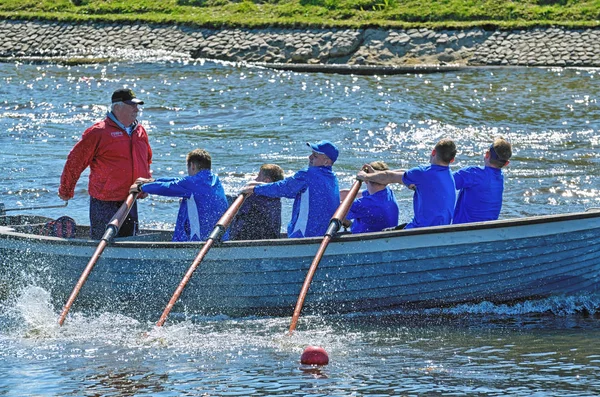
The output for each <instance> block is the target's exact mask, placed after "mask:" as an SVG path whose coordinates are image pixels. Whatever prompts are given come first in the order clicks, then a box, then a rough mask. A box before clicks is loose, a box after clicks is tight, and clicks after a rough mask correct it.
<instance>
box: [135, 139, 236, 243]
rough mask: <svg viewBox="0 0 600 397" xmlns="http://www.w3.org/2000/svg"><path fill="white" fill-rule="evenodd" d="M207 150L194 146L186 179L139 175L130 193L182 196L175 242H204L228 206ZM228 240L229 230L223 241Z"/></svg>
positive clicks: (189, 157)
mask: <svg viewBox="0 0 600 397" xmlns="http://www.w3.org/2000/svg"><path fill="white" fill-rule="evenodd" d="M211 164H212V161H211V157H210V154H209V153H208V152H207V151H206V150H202V149H195V150H192V151H191V152H190V153H188V155H187V169H188V176H186V177H183V178H158V179H156V180H154V179H144V178H139V179H138V180H137V181H136V183H135V184H134V185H132V186H131V188H130V193H134V192H138V193H148V194H156V195H159V196H169V197H181V198H182V200H181V203H180V205H179V213H178V214H177V223H176V224H175V231H174V232H173V241H204V240H206V239H207V238H208V236H209V235H210V233H211V232H212V230H213V229H214V227H215V225H216V224H217V222H218V221H219V219H220V218H221V216H222V215H223V214H224V213H225V211H226V210H227V208H228V204H227V197H226V196H225V190H224V189H223V186H222V185H221V181H220V180H219V177H218V176H217V175H215V174H213V173H212V171H211ZM228 239H229V233H228V232H226V233H225V234H224V235H223V237H222V238H221V240H222V241H226V240H228Z"/></svg>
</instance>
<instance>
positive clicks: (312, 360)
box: [300, 346, 329, 365]
mask: <svg viewBox="0 0 600 397" xmlns="http://www.w3.org/2000/svg"><path fill="white" fill-rule="evenodd" d="M300 362H301V363H302V364H307V365H327V364H329V356H328V355H327V352H326V351H325V349H323V348H322V347H317V346H308V347H307V348H306V349H304V351H303V352H302V356H301V357H300Z"/></svg>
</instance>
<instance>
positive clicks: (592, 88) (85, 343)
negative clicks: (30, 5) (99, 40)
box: [0, 57, 600, 396]
mask: <svg viewBox="0 0 600 397" xmlns="http://www.w3.org/2000/svg"><path fill="white" fill-rule="evenodd" d="M599 77H600V76H599V74H598V71H597V70H593V69H568V70H565V69H544V68H541V69H527V68H523V69H490V68H485V69H469V70H465V71H460V72H453V73H446V74H434V75H403V76H388V77H384V76H380V77H375V76H372V77H369V76H345V75H340V76H336V75H323V74H312V75H308V74H296V73H289V72H281V71H272V70H264V69H251V68H245V67H239V66H237V65H228V64H218V63H211V62H197V63H194V62H191V61H189V60H186V59H178V58H168V57H163V58H161V59H152V60H151V61H150V60H149V59H147V58H146V59H144V58H142V59H139V58H132V60H131V61H124V62H121V63H111V64H102V65H87V66H72V67H61V66H57V65H30V64H10V63H6V64H0V114H1V117H0V131H1V132H0V174H1V175H2V178H1V179H0V202H3V203H4V204H5V205H6V207H7V208H18V207H20V206H33V205H56V204H60V201H59V200H58V198H57V196H56V191H57V189H58V184H59V177H60V173H61V170H62V166H63V165H64V161H65V158H66V156H67V154H68V152H69V150H70V148H71V147H72V145H73V144H74V143H75V142H76V140H77V139H78V138H79V136H80V135H81V133H82V132H83V130H84V129H85V128H86V127H88V126H89V125H91V124H92V123H93V122H94V121H95V120H98V119H100V118H102V117H103V115H104V113H105V112H106V110H107V108H108V105H109V103H108V102H109V100H108V99H109V98H110V93H111V92H112V91H113V90H114V89H115V88H117V87H121V86H128V87H131V88H133V89H134V91H135V92H136V93H137V95H138V96H139V97H140V98H143V99H144V100H145V101H146V105H145V106H144V107H143V113H142V115H141V116H140V119H141V120H142V122H143V124H144V125H145V126H146V128H147V130H148V132H149V135H150V142H151V145H152V148H153V150H154V163H153V166H152V168H153V171H154V175H155V176H170V175H179V174H181V175H183V173H184V172H185V155H186V154H187V152H189V151H190V150H191V149H193V148H196V147H200V148H205V149H207V150H208V151H209V152H210V153H211V154H212V156H213V168H214V170H215V171H216V172H218V174H219V175H220V177H221V179H222V181H223V183H224V185H225V188H226V190H227V192H228V193H231V194H236V193H237V192H238V191H239V189H240V188H241V187H242V186H243V185H244V183H245V182H246V181H247V180H249V179H252V178H253V177H254V176H255V174H256V172H257V171H258V168H259V167H260V165H261V164H262V163H265V162H274V163H278V164H280V165H281V166H282V167H283V168H284V170H285V171H286V173H287V174H292V173H293V172H294V171H295V170H297V169H300V168H302V167H304V166H306V164H307V162H308V159H307V157H308V155H309V154H310V152H309V151H308V149H307V148H305V147H304V145H305V142H306V141H315V140H320V139H330V140H332V141H333V142H335V143H336V144H338V146H339V147H340V148H341V155H340V159H339V160H338V162H337V163H336V166H335V171H336V172H337V173H338V176H339V178H340V185H341V187H349V186H350V184H351V183H352V180H353V175H354V174H355V173H356V171H357V170H358V169H359V168H360V166H361V165H362V164H363V163H365V162H370V161H373V160H376V159H377V160H379V159H381V160H384V161H386V162H387V163H388V164H389V165H390V167H392V168H406V167H412V166H415V165H417V164H421V163H424V162H426V161H427V158H428V157H427V155H428V153H429V152H430V150H431V148H432V147H433V145H434V144H435V142H436V141H437V140H439V139H440V138H441V137H445V136H450V137H452V138H454V139H455V141H456V143H457V146H458V148H459V153H458V155H457V159H456V162H455V163H454V165H453V167H456V168H458V167H462V166H466V165H472V164H481V163H482V154H483V152H484V150H485V148H486V147H487V146H489V143H490V142H491V140H492V139H493V138H494V137H495V136H499V135H502V136H504V137H506V138H508V139H509V140H510V141H511V142H512V144H513V147H514V152H515V154H514V156H513V159H512V160H511V164H510V166H509V168H508V169H507V170H506V172H505V173H506V190H505V199H504V207H503V210H502V214H501V217H502V218H512V217H519V216H524V215H540V214H553V213H562V212H573V211H582V210H585V209H586V208H590V207H594V206H600V203H599V200H600V193H599V190H598V189H599V184H598V181H597V175H598V174H599V173H600V169H599V168H600V164H599V160H600V155H599V154H598V147H599V146H600V138H599V136H600V133H599V132H600V131H599V124H600V117H599V116H600V112H599V105H598V99H599V97H600V84H597V82H596V81H597V80H598V78H599ZM87 175H88V174H87V171H86V172H85V173H84V175H83V176H82V178H81V179H80V182H79V184H78V185H77V189H76V195H75V198H74V199H73V200H71V202H70V203H69V206H68V207H67V208H66V209H65V208H61V209H50V210H45V211H43V212H42V213H41V214H43V215H47V216H49V217H54V218H56V217H58V216H61V215H65V214H68V215H70V216H72V217H73V218H75V220H76V221H77V222H78V223H81V224H86V223H88V221H87V208H88V200H87V190H86V188H87ZM395 191H396V195H397V197H398V199H399V202H400V208H401V215H400V216H401V219H400V221H401V222H406V221H408V220H409V219H410V217H411V216H412V207H411V197H412V195H411V193H410V192H409V191H407V189H405V188H401V187H399V186H396V187H395ZM176 208H177V200H174V199H169V198H160V197H150V198H148V199H145V200H144V201H142V202H141V203H140V214H141V222H142V226H151V227H159V228H172V227H173V225H174V221H175V217H176ZM290 210H291V203H290V202H289V201H285V202H284V219H286V220H287V219H289V213H290ZM27 212H28V213H32V214H34V213H35V214H40V211H38V212H35V211H27ZM15 277H17V276H15ZM50 302H51V300H50V298H49V296H48V293H47V291H44V290H43V289H40V288H38V287H36V286H28V287H26V288H24V289H22V290H19V291H10V293H9V298H7V299H5V300H3V301H1V302H0V313H1V315H0V395H6V396H29V395H31V396H55V395H56V396H65V395H71V396H98V395H114V396H117V395H118V396H122V395H123V396H134V395H153V396H179V395H191V396H205V395H206V396H209V395H210V396H234V395H240V396H250V395H256V396H261V395H264V396H267V395H279V396H284V395H302V396H305V395H312V396H317V395H335V396H352V395H355V396H362V395H370V396H375V395H385V396H389V395H415V396H416V395H424V394H428V395H489V396H505V395H514V396H521V395H538V396H565V395H572V396H591V395H597V394H598V393H600V380H598V376H597V375H598V373H600V347H598V344H597V340H598V338H599V337H600V325H599V323H598V319H599V317H598V314H597V312H598V309H599V308H600V298H599V297H597V296H589V297H585V296H584V297H575V298H561V299H552V300H542V301H535V302H524V303H521V304H517V305H512V306H494V305H490V304H487V303H482V304H479V305H466V306H460V307H456V308H449V309H444V310H439V309H438V310H430V311H427V312H390V313H370V314H367V315H345V316H311V317H301V320H300V324H299V327H298V329H297V331H296V332H295V334H294V335H293V336H292V337H288V336H286V334H285V331H286V330H287V327H288V326H289V320H290V319H289V318H242V319H233V318H224V317H210V318H205V317H199V316H191V317H187V318H178V319H177V321H172V322H171V323H169V325H168V326H165V327H163V328H162V329H154V328H153V326H152V323H140V322H138V321H136V320H134V319H131V318H128V317H125V316H122V315H119V313H94V315H90V316H82V315H80V314H78V313H73V316H72V317H69V319H68V321H67V322H66V323H65V326H64V327H62V328H59V327H58V326H57V324H56V320H57V318H58V313H59V310H60V308H58V307H53V306H52V304H51V303H50ZM290 315H291V313H290ZM310 344H312V345H322V346H323V347H325V349H326V350H327V351H328V352H329V355H330V364H329V365H328V366H326V367H323V368H311V367H307V366H303V365H301V364H300V363H299V357H300V354H301V352H302V350H303V349H304V347H306V346H307V345H310Z"/></svg>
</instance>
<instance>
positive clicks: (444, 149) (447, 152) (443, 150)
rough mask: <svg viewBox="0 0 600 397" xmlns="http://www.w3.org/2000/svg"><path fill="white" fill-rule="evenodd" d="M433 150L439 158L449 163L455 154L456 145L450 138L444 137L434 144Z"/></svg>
mask: <svg viewBox="0 0 600 397" xmlns="http://www.w3.org/2000/svg"><path fill="white" fill-rule="evenodd" d="M435 151H436V154H437V157H438V158H439V159H440V160H442V161H443V162H444V163H448V164H450V162H451V161H452V160H453V159H454V156H456V145H455V144H454V141H453V140H452V139H450V138H444V139H441V140H440V141H439V142H438V143H437V144H436V145H435Z"/></svg>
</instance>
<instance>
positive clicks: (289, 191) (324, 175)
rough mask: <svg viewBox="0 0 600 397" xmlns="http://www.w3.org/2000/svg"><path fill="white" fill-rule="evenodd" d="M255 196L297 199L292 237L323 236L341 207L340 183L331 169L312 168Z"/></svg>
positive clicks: (267, 185)
mask: <svg viewBox="0 0 600 397" xmlns="http://www.w3.org/2000/svg"><path fill="white" fill-rule="evenodd" d="M254 193H255V194H257V195H260V196H267V197H285V198H293V199H294V206H293V208H292V219H291V220H290V223H289V224H288V228H287V233H288V237H290V238H296V237H314V236H323V235H324V234H325V232H326V231H327V227H328V226H329V221H330V220H331V217H332V216H333V214H334V212H335V211H336V210H337V208H338V206H339V205H340V191H339V188H338V180H337V177H336V176H335V174H334V173H333V170H332V169H331V167H324V166H323V167H308V168H305V169H302V170H300V171H298V172H296V173H295V174H294V175H293V176H290V177H287V178H285V179H283V180H281V181H278V182H273V183H265V184H263V185H258V186H256V187H255V188H254Z"/></svg>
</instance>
